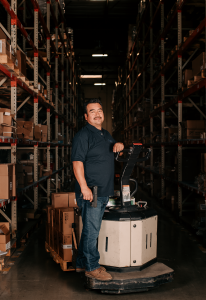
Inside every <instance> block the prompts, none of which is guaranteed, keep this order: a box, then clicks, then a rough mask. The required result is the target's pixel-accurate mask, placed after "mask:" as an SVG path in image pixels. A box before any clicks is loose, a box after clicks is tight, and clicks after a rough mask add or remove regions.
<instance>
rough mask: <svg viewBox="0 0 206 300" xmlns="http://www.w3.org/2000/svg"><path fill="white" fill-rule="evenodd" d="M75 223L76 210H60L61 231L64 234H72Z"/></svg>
mask: <svg viewBox="0 0 206 300" xmlns="http://www.w3.org/2000/svg"><path fill="white" fill-rule="evenodd" d="M73 223H74V210H73V208H70V209H69V210H68V211H60V232H61V233H62V234H63V235H68V234H72V224H73Z"/></svg>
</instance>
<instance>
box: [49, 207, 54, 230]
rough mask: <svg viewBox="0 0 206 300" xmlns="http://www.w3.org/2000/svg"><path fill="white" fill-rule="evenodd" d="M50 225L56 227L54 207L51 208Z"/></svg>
mask: <svg viewBox="0 0 206 300" xmlns="http://www.w3.org/2000/svg"><path fill="white" fill-rule="evenodd" d="M50 226H51V227H52V228H53V227H54V208H53V207H52V209H51V210H50Z"/></svg>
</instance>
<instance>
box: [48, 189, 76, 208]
mask: <svg viewBox="0 0 206 300" xmlns="http://www.w3.org/2000/svg"><path fill="white" fill-rule="evenodd" d="M54 198H55V199H60V198H61V199H62V200H59V201H62V204H61V205H59V206H55V205H56V204H54V203H53V202H52V205H54V206H55V207H78V205H77V201H76V195H75V193H73V192H60V193H53V194H52V199H54ZM52 201H53V200H52ZM56 201H58V200H56Z"/></svg>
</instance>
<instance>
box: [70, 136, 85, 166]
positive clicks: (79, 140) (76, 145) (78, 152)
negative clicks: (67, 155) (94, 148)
mask: <svg viewBox="0 0 206 300" xmlns="http://www.w3.org/2000/svg"><path fill="white" fill-rule="evenodd" d="M87 152H88V137H87V136H86V135H85V134H82V133H77V134H76V135H75V137H74V138H73V141H72V157H71V160H72V162H73V161H81V162H85V159H86V155H87Z"/></svg>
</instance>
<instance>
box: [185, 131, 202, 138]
mask: <svg viewBox="0 0 206 300" xmlns="http://www.w3.org/2000/svg"><path fill="white" fill-rule="evenodd" d="M202 132H203V130H202V129H186V130H184V132H183V138H184V139H199V138H200V134H201V133H202Z"/></svg>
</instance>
